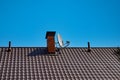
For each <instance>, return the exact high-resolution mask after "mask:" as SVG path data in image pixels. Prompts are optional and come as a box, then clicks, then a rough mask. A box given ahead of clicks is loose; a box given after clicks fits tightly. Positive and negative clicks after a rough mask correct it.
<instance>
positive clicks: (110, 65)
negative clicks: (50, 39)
mask: <svg viewBox="0 0 120 80" xmlns="http://www.w3.org/2000/svg"><path fill="white" fill-rule="evenodd" d="M6 49H7V48H0V80H8V79H11V80H14V79H15V80H31V79H33V80H40V79H41V80H55V79H58V80H64V79H65V80H66V79H67V80H68V79H69V80H79V79H86V80H87V79H92V80H93V79H106V80H107V79H113V80H115V79H120V61H119V58H118V56H117V55H116V54H115V50H116V48H92V52H87V48H64V49H61V50H60V53H58V55H55V56H54V55H52V56H51V55H47V54H46V48H42V47H34V48H32V47H14V48H12V52H6V51H5V50H6Z"/></svg>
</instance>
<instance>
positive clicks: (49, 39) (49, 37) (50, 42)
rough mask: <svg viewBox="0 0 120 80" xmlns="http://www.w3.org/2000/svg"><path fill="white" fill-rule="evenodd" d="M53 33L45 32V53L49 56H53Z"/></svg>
mask: <svg viewBox="0 0 120 80" xmlns="http://www.w3.org/2000/svg"><path fill="white" fill-rule="evenodd" d="M55 33H56V32H55V31H47V32H46V37H45V38H46V39H47V51H48V53H50V54H55V39H54V36H55Z"/></svg>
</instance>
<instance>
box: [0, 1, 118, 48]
mask: <svg viewBox="0 0 120 80" xmlns="http://www.w3.org/2000/svg"><path fill="white" fill-rule="evenodd" d="M46 31H56V33H60V34H61V35H62V38H63V40H64V42H65V41H66V40H69V41H70V42H71V43H70V46H71V47H86V46H87V42H88V41H89V42H90V43H91V46H92V47H118V46H120V0H0V46H8V41H12V46H15V47H20V46H21V47H24V46H26V47H39V46H40V47H41V46H43V47H44V46H46V39H45V35H46ZM56 42H57V40H56Z"/></svg>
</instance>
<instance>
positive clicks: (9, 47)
mask: <svg viewBox="0 0 120 80" xmlns="http://www.w3.org/2000/svg"><path fill="white" fill-rule="evenodd" d="M10 51H11V41H9V46H8V52H10Z"/></svg>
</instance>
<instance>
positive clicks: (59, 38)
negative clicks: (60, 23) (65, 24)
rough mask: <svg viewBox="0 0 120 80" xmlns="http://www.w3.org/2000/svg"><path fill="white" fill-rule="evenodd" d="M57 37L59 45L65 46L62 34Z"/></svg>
mask: <svg viewBox="0 0 120 80" xmlns="http://www.w3.org/2000/svg"><path fill="white" fill-rule="evenodd" d="M57 38H58V43H59V46H60V47H63V45H64V43H63V40H62V37H61V35H60V34H58V36H57Z"/></svg>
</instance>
